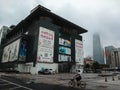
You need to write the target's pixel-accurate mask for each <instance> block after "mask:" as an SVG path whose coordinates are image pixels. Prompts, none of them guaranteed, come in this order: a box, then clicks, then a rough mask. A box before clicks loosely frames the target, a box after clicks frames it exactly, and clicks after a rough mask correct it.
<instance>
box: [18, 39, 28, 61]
mask: <svg viewBox="0 0 120 90" xmlns="http://www.w3.org/2000/svg"><path fill="white" fill-rule="evenodd" d="M26 46H27V41H26V40H22V41H21V44H20V49H19V61H25V60H26V51H27V47H26Z"/></svg>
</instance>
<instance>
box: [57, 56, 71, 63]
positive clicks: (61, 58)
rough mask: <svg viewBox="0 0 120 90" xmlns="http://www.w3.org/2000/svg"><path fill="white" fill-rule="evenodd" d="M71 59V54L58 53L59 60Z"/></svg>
mask: <svg viewBox="0 0 120 90" xmlns="http://www.w3.org/2000/svg"><path fill="white" fill-rule="evenodd" d="M66 61H71V56H67V55H61V54H59V62H66Z"/></svg>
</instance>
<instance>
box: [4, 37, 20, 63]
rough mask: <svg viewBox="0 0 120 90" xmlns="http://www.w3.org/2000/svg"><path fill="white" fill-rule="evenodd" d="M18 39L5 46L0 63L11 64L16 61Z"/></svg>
mask: <svg viewBox="0 0 120 90" xmlns="http://www.w3.org/2000/svg"><path fill="white" fill-rule="evenodd" d="M19 44H20V39H18V40H16V41H15V42H13V43H11V44H9V45H7V46H6V47H5V48H4V50H3V56H2V62H8V61H9V62H11V61H15V60H17V59H18V51H19Z"/></svg>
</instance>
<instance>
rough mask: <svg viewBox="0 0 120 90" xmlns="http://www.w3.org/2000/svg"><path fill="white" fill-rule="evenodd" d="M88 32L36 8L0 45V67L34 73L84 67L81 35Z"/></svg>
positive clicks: (73, 69)
mask: <svg viewBox="0 0 120 90" xmlns="http://www.w3.org/2000/svg"><path fill="white" fill-rule="evenodd" d="M85 32H87V30H85V29H83V28H81V27H79V26H77V25H75V24H73V23H72V22H70V21H67V20H66V19H64V18H62V17H60V16H58V15H56V14H54V13H52V12H51V11H50V10H49V9H46V8H45V7H43V6H41V5H38V6H37V7H36V8H34V9H33V10H31V13H30V15H28V16H27V17H26V18H25V19H24V20H22V21H21V22H20V23H19V24H17V25H16V26H15V27H14V28H13V30H11V32H9V33H8V34H7V36H6V39H5V42H4V43H2V48H3V54H2V58H1V66H2V67H4V68H13V69H15V70H18V71H20V72H30V73H33V74H37V73H38V71H40V70H43V69H52V70H54V71H56V72H70V71H75V70H77V69H81V68H82V67H83V43H82V36H80V34H82V33H85Z"/></svg>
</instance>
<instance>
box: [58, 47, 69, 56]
mask: <svg viewBox="0 0 120 90" xmlns="http://www.w3.org/2000/svg"><path fill="white" fill-rule="evenodd" d="M59 53H62V54H69V55H71V49H70V48H67V47H63V46H60V47H59Z"/></svg>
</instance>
